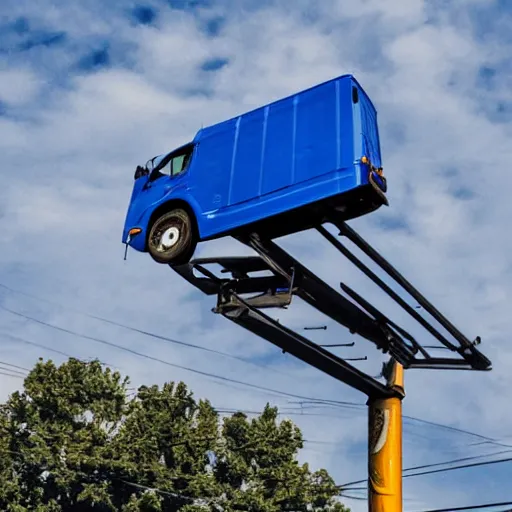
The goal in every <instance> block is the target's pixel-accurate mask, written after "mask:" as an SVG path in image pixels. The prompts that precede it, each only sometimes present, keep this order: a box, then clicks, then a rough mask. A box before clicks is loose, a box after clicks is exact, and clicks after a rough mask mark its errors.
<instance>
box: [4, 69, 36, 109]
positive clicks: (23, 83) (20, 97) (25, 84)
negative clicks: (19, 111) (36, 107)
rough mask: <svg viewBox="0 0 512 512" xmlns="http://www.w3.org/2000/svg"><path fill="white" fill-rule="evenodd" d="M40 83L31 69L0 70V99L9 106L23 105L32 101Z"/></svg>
mask: <svg viewBox="0 0 512 512" xmlns="http://www.w3.org/2000/svg"><path fill="white" fill-rule="evenodd" d="M40 85H41V83H40V80H39V78H38V76H37V75H36V74H35V73H34V72H33V71H31V70H27V69H10V70H0V100H1V101H3V102H5V103H7V105H9V106H14V107H18V106H23V105H25V104H27V103H29V102H30V101H32V100H33V99H34V98H35V96H36V95H37V93H38V91H39V88H40Z"/></svg>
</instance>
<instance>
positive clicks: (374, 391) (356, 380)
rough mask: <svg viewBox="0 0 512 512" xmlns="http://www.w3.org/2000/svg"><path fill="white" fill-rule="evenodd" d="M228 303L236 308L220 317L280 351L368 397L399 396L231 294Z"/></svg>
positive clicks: (228, 310) (221, 311) (226, 311)
mask: <svg viewBox="0 0 512 512" xmlns="http://www.w3.org/2000/svg"><path fill="white" fill-rule="evenodd" d="M230 304H237V306H230V307H229V308H225V309H223V310H222V309H221V310H220V311H219V312H220V313H221V314H222V315H223V316H224V317H226V318H227V319H229V320H231V321H232V322H234V323H235V324H237V325H240V326H242V327H244V328H245V329H247V330H249V331H251V332H252V333H254V334H256V335H257V336H259V337H261V338H264V339H266V340H267V341H269V342H270V343H272V344H273V345H275V346H277V347H279V348H280V349H282V350H283V351H284V352H288V353H290V354H291V355H293V356H295V357H297V358H298V359H300V360H301V361H304V362H305V363H307V364H309V365H311V366H313V367H315V368H317V369H318V370H320V371H322V372H324V373H326V374H328V375H330V376H331V377H334V378H335V379H336V380H339V381H340V382H343V383H345V384H347V385H349V386H350V387H352V388H354V389H357V390H358V391H360V392H362V393H364V394H366V395H367V396H368V397H370V398H374V399H378V398H389V397H393V396H399V395H398V394H397V393H396V392H395V391H393V390H392V389H391V388H388V387H387V386H385V385H384V384H381V383H380V382H378V381H377V380H375V379H373V378H371V377H370V376H368V375H366V374H365V373H363V372H362V371H360V370H358V369H357V368H354V367H353V366H351V365H350V364H348V363H347V362H345V361H344V360H343V359H341V358H339V357H337V356H336V355H334V354H332V353H331V352H329V351H327V350H325V349H323V348H322V347H320V346H318V345H317V344H316V343H313V342H312V341H310V340H308V339H307V338H305V337H304V336H301V335H300V334H298V333H296V332H294V331H292V330H291V329H289V328H287V327H285V326H284V325H281V324H280V323H278V322H277V321H276V320H274V319H273V318H271V317H269V316H267V315H265V314H264V313H262V312H261V311H259V310H257V309H256V308H253V307H251V306H249V305H248V304H247V303H246V302H245V301H244V300H243V299H241V298H240V297H238V296H237V295H236V294H232V297H231V300H230Z"/></svg>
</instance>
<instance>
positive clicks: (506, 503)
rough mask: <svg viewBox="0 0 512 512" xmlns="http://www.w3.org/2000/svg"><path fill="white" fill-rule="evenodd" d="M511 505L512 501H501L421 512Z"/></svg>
mask: <svg viewBox="0 0 512 512" xmlns="http://www.w3.org/2000/svg"><path fill="white" fill-rule="evenodd" d="M510 505H512V501H502V502H500V503H486V504H484V505H472V506H469V507H453V508H437V509H434V510H422V511H420V512H458V511H461V510H476V509H482V508H494V507H509V506H510ZM504 512H505V511H504Z"/></svg>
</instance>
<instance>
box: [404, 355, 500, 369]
mask: <svg viewBox="0 0 512 512" xmlns="http://www.w3.org/2000/svg"><path fill="white" fill-rule="evenodd" d="M409 368H421V369H429V370H471V371H477V370H480V371H482V369H480V368H478V369H475V368H473V367H472V366H471V364H470V363H468V362H467V361H466V360H464V359H453V358H449V357H430V358H428V359H415V360H413V361H411V365H410V366H409ZM490 370H491V368H486V369H485V370H484V371H490Z"/></svg>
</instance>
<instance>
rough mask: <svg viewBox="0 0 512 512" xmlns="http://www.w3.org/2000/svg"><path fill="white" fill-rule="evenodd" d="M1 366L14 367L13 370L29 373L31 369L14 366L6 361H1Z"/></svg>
mask: <svg viewBox="0 0 512 512" xmlns="http://www.w3.org/2000/svg"><path fill="white" fill-rule="evenodd" d="M0 364H3V365H5V366H12V367H13V368H18V369H19V370H25V371H27V372H29V371H30V368H25V367H24V366H18V365H15V364H12V363H7V362H5V361H0Z"/></svg>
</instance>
